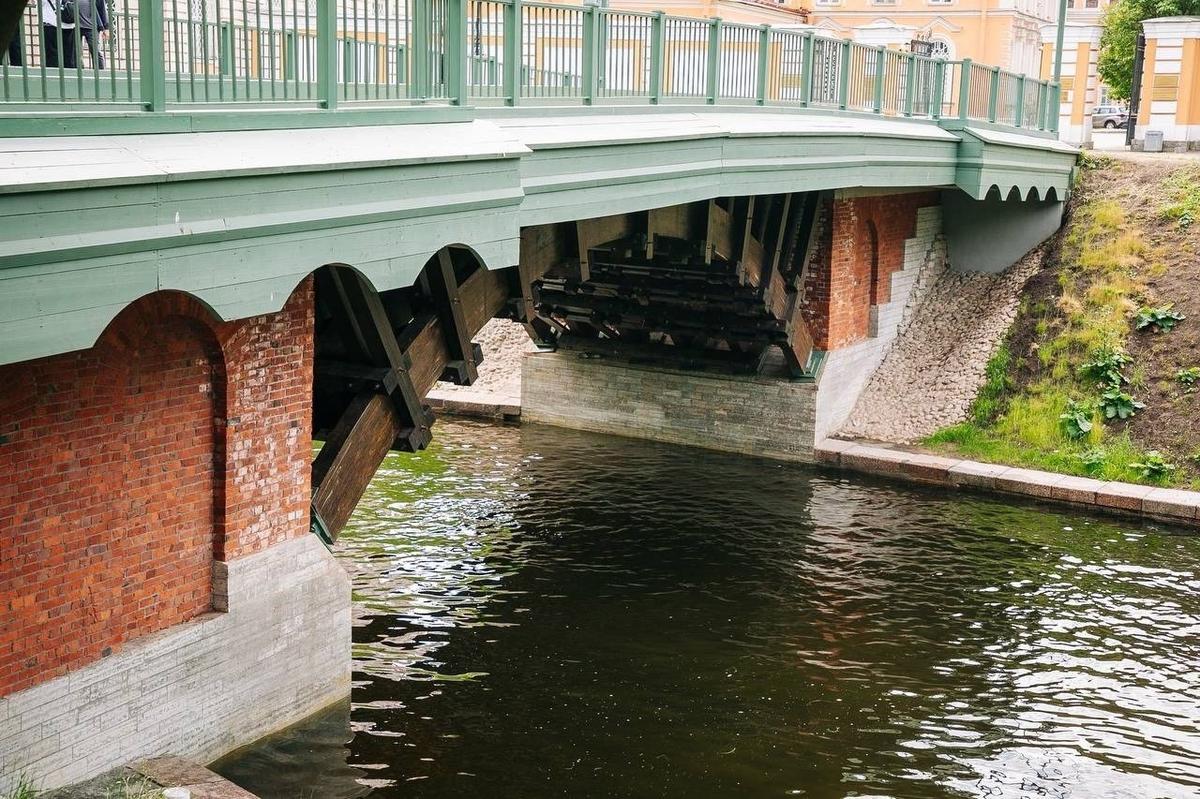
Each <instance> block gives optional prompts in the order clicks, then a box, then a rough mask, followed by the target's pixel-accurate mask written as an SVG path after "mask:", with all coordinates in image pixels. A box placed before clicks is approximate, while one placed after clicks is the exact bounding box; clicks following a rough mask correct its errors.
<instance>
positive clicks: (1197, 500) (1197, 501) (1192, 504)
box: [1142, 488, 1200, 521]
mask: <svg viewBox="0 0 1200 799" xmlns="http://www.w3.org/2000/svg"><path fill="white" fill-rule="evenodd" d="M1142 510H1143V511H1145V512H1146V513H1149V514H1151V515H1153V516H1160V517H1163V518H1168V519H1180V520H1185V521H1192V520H1196V519H1200V493H1197V492H1195V491H1180V490H1178V489H1174V488H1155V489H1152V490H1151V491H1150V492H1149V493H1148V494H1146V496H1144V497H1143V498H1142Z"/></svg>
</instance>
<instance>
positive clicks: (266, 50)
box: [0, 0, 1059, 131]
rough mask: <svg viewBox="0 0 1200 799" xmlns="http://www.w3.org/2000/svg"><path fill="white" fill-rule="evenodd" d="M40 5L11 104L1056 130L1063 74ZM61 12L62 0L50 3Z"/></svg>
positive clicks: (422, 16) (643, 20)
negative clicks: (733, 112)
mask: <svg viewBox="0 0 1200 799" xmlns="http://www.w3.org/2000/svg"><path fill="white" fill-rule="evenodd" d="M54 7H56V4H47V3H43V2H40V1H38V2H31V3H30V4H29V5H28V6H27V8H26V11H25V15H24V18H23V21H22V25H21V28H20V31H19V33H18V36H17V38H16V40H15V41H14V42H13V43H11V45H10V47H9V48H7V53H8V55H6V56H4V57H3V61H2V62H0V87H2V92H0V101H4V102H5V103H6V106H5V107H9V108H13V107H15V105H16V104H22V106H23V107H24V108H25V110H28V107H30V106H44V105H46V104H59V105H61V104H72V105H80V104H83V105H88V106H91V105H101V106H112V105H114V104H116V105H128V106H133V107H140V108H144V109H146V110H150V111H157V110H164V109H165V108H167V107H168V106H176V107H179V106H186V105H188V104H196V103H204V104H210V105H211V104H246V103H253V104H272V105H277V104H281V103H284V104H286V103H291V104H299V105H301V106H312V105H319V106H321V107H325V108H333V107H336V106H338V105H339V104H345V103H367V102H377V101H387V102H390V103H405V102H419V103H439V102H440V103H447V104H460V105H461V104H468V103H473V104H487V103H492V104H506V105H518V104H528V103H552V104H562V103H583V104H592V103H610V104H614V103H664V104H666V103H683V104H686V103H703V104H757V105H784V106H800V107H812V108H821V109H836V110H839V111H847V112H856V113H864V114H879V115H884V116H895V117H922V118H930V119H938V118H956V119H960V120H970V121H984V122H989V123H994V124H997V125H1004V126H1010V127H1016V128H1025V129H1032V130H1047V131H1053V130H1055V129H1056V128H1057V123H1058V113H1057V103H1058V99H1059V88H1058V86H1057V85H1056V84H1054V83H1050V82H1047V81H1041V80H1035V79H1033V78H1028V77H1026V76H1024V75H1017V74H1014V73H1011V72H1008V71H1005V70H1002V69H998V68H995V67H989V66H984V65H981V64H974V63H972V62H971V61H970V60H967V59H964V60H962V61H946V60H940V59H935V58H931V57H929V56H923V55H917V54H913V53H908V52H901V51H897V50H889V49H885V48H882V47H869V46H866V45H862V44H859V43H856V42H852V41H849V40H839V39H831V38H827V37H824V36H821V35H819V34H817V33H816V32H814V31H812V30H810V29H799V28H772V27H769V26H766V25H761V26H752V25H739V24H731V23H725V22H723V21H721V20H720V19H697V18H689V17H672V16H668V15H666V14H663V13H661V12H659V13H643V12H634V11H621V10H616V9H609V8H602V7H599V6H593V5H560V4H554V3H545V2H525V1H524V0H78V3H77V5H76V7H77V8H79V9H81V10H80V12H79V20H78V21H77V22H75V23H67V22H66V21H64V20H61V19H58V18H47V16H46V15H47V12H46V9H53V8H54ZM55 13H57V12H55Z"/></svg>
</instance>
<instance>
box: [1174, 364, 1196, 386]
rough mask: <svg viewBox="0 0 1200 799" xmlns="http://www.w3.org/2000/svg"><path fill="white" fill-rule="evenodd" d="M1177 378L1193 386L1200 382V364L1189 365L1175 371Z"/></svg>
mask: <svg viewBox="0 0 1200 799" xmlns="http://www.w3.org/2000/svg"><path fill="white" fill-rule="evenodd" d="M1175 379H1176V380H1178V381H1179V382H1180V383H1182V384H1183V385H1185V386H1188V387H1191V386H1194V385H1196V383H1200V366H1189V367H1188V368H1186V369H1180V370H1179V371H1178V372H1176V373H1175Z"/></svg>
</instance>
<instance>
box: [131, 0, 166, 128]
mask: <svg viewBox="0 0 1200 799" xmlns="http://www.w3.org/2000/svg"><path fill="white" fill-rule="evenodd" d="M162 18H163V0H141V2H140V3H139V4H138V73H139V76H140V78H141V81H140V89H141V99H142V105H143V106H145V108H146V110H147V111H162V110H163V109H164V108H166V107H167V77H166V68H167V67H166V63H167V53H166V43H165V40H164V38H163V25H162Z"/></svg>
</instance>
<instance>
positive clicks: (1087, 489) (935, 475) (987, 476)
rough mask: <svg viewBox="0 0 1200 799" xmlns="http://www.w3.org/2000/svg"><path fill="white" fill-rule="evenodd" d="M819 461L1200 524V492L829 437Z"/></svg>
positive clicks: (913, 479) (821, 445) (920, 480)
mask: <svg viewBox="0 0 1200 799" xmlns="http://www.w3.org/2000/svg"><path fill="white" fill-rule="evenodd" d="M814 455H815V456H816V460H817V463H821V464H824V465H827V466H835V467H838V468H841V469H849V470H851V471H856V472H863V473H865V474H877V475H881V476H884V477H893V478H897V479H900V480H908V481H910V482H916V483H925V484H927V485H940V486H945V487H947V488H973V489H983V490H985V491H994V492H998V493H1003V494H1016V495H1019V496H1026V497H1033V498H1035V499H1040V500H1048V501H1051V502H1062V503H1066V504H1070V505H1080V506H1084V507H1089V508H1093V509H1095V510H1100V511H1106V512H1118V513H1125V514H1135V515H1139V516H1148V517H1151V518H1155V519H1161V520H1163V521H1167V522H1171V523H1173V524H1183V525H1188V526H1191V527H1200V492H1197V491H1183V490H1180V489H1176V488H1156V487H1154V486H1143V485H1135V484H1133V483H1117V482H1105V481H1104V480H1094V479H1092V478H1090V477H1076V476H1073V475H1065V474H1055V473H1054V472H1041V471H1037V470H1035V469H1022V468H1019V467H1015V466H1003V465H1000V464H996V463H979V462H977V461H970V460H963V459H956V458H945V457H941V456H939V455H929V454H926V453H923V452H914V451H911V450H907V449H903V448H896V447H887V446H877V445H872V444H864V443H860V442H857V441H847V440H845V439H837V438H827V439H825V440H824V441H822V442H821V443H819V444H817V446H816V449H815V450H814Z"/></svg>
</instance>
